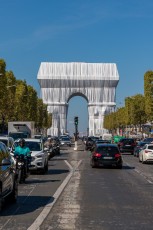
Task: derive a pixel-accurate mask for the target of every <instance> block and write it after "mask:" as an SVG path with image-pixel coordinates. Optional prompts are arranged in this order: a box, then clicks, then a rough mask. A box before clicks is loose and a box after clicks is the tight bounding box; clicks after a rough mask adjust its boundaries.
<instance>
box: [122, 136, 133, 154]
mask: <svg viewBox="0 0 153 230" xmlns="http://www.w3.org/2000/svg"><path fill="white" fill-rule="evenodd" d="M135 146H136V141H135V139H133V138H122V139H120V141H119V142H118V147H119V149H120V152H122V153H124V152H125V153H126V152H127V153H131V154H133V153H134V148H135Z"/></svg>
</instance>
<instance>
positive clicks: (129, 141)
mask: <svg viewBox="0 0 153 230" xmlns="http://www.w3.org/2000/svg"><path fill="white" fill-rule="evenodd" d="M123 143H124V144H132V143H134V140H124V141H123Z"/></svg>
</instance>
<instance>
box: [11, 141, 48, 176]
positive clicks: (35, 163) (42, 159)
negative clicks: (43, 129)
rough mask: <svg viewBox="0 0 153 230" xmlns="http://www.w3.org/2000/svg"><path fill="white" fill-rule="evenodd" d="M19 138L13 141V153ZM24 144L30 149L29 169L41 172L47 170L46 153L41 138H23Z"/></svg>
mask: <svg viewBox="0 0 153 230" xmlns="http://www.w3.org/2000/svg"><path fill="white" fill-rule="evenodd" d="M19 140H20V139H18V140H16V141H15V142H14V145H13V147H12V149H11V152H12V153H13V152H14V150H15V147H16V146H18V145H19ZM25 143H26V146H28V147H29V149H30V151H31V157H32V160H31V164H30V168H29V170H30V171H42V172H43V173H45V172H47V171H48V153H47V151H46V150H45V148H44V143H43V141H42V140H41V139H36V138H25Z"/></svg>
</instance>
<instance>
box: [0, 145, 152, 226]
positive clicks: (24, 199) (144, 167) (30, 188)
mask: <svg viewBox="0 0 153 230" xmlns="http://www.w3.org/2000/svg"><path fill="white" fill-rule="evenodd" d="M89 159H90V152H89V151H84V147H83V146H81V145H79V146H78V151H74V150H73V147H71V148H69V149H67V150H63V151H62V154H61V156H59V157H56V158H54V159H52V160H51V161H50V166H49V172H48V174H46V175H30V177H29V178H28V180H27V182H26V184H24V185H19V198H18V202H17V204H6V205H5V207H4V210H3V211H2V213H1V216H0V229H22V230H24V229H28V230H34V229H40V230H47V229H48V230H50V229H54V230H58V229H66V230H68V229H76V230H88V229H89V230H90V229H92V230H121V229H122V230H152V229H153V164H142V163H139V161H138V158H135V157H134V156H132V155H130V154H123V160H124V164H123V169H114V168H94V169H93V168H91V167H90V164H89Z"/></svg>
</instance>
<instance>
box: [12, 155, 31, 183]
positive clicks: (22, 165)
mask: <svg viewBox="0 0 153 230" xmlns="http://www.w3.org/2000/svg"><path fill="white" fill-rule="evenodd" d="M14 158H15V160H16V172H17V175H18V181H19V183H20V184H22V183H24V182H25V179H26V178H27V177H28V176H29V170H28V169H29V165H30V160H31V157H27V156H24V155H23V154H20V155H15V156H14Z"/></svg>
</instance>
